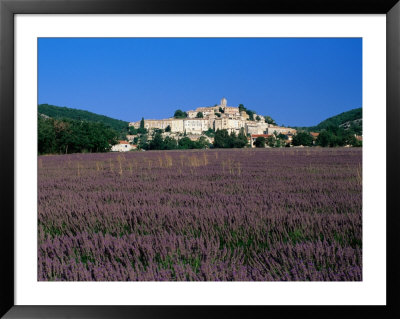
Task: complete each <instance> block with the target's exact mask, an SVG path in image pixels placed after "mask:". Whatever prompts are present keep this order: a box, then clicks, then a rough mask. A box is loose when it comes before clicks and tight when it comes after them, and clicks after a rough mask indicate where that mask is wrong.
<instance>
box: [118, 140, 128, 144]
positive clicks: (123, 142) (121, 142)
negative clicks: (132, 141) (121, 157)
mask: <svg viewBox="0 0 400 319" xmlns="http://www.w3.org/2000/svg"><path fill="white" fill-rule="evenodd" d="M118 142H119V144H129V142H127V141H118Z"/></svg>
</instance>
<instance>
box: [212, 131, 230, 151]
mask: <svg viewBox="0 0 400 319" xmlns="http://www.w3.org/2000/svg"><path fill="white" fill-rule="evenodd" d="M230 141H231V139H230V136H229V134H228V131H227V130H217V131H216V132H215V137H214V147H217V148H229V147H231V145H230V144H231V143H230Z"/></svg>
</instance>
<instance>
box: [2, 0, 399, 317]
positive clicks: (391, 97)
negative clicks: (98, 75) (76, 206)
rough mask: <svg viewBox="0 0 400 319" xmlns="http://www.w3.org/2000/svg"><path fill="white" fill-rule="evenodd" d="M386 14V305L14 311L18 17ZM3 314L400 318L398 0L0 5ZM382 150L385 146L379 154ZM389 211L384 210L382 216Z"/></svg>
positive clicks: (21, 1) (26, 1) (35, 0)
mask: <svg viewBox="0 0 400 319" xmlns="http://www.w3.org/2000/svg"><path fill="white" fill-rule="evenodd" d="M39 13H40V14H43V13H49V14H120V13H124V14H127V13H134V14H145V13H152V14H172V13H174V14H183V13H185V14H205V13H207V14H229V13H237V14H244V13H245V14H255V13H258V14H261V13H264V14H279V13H284V14H302V13H307V14H310V13H315V14H386V21H387V28H386V30H387V33H386V40H387V44H386V50H387V51H386V52H387V68H386V71H387V73H386V74H387V106H386V112H387V113H386V114H387V117H386V121H387V123H386V124H387V131H386V147H387V148H386V158H387V163H386V164H387V171H386V176H387V206H386V207H387V211H386V217H387V238H386V240H387V305H386V306H16V305H15V304H14V294H15V290H14V266H15V264H14V186H15V184H14V169H15V166H14V160H15V158H14V15H15V14H39ZM0 28H1V29H0V32H1V33H0V63H1V64H0V67H1V69H0V133H1V134H0V137H1V138H0V152H1V156H0V160H1V166H0V167H1V169H0V180H1V185H2V191H1V193H0V194H1V195H0V196H1V209H0V211H1V225H2V227H1V231H0V236H1V237H0V238H1V243H2V245H1V248H2V249H1V254H0V256H1V262H0V266H1V275H0V290H1V296H0V303H1V307H0V315H2V316H4V317H5V318H168V317H170V318H197V317H210V316H211V317H218V318H223V317H231V316H233V315H234V316H239V317H256V316H265V317H267V316H270V317H278V316H279V317H282V316H286V315H289V316H293V317H305V316H307V317H317V316H318V317H319V316H323V317H335V318H337V317H339V316H340V317H342V318H350V317H351V318H354V317H358V316H360V317H361V316H367V315H372V317H376V318H395V317H397V318H399V317H400V311H399V309H400V308H399V302H398V301H399V294H398V293H397V290H398V287H399V279H398V275H399V271H398V267H397V261H398V260H399V253H400V250H399V249H398V246H397V245H398V244H399V235H398V233H399V232H398V228H399V226H400V225H399V217H398V212H399V211H400V209H399V201H398V200H397V198H396V195H397V193H398V191H397V187H396V186H397V185H396V182H397V181H398V180H399V169H398V166H399V165H398V163H399V159H400V156H399V155H400V154H399V153H400V152H399V147H398V145H399V142H398V136H400V134H399V131H400V125H399V124H400V122H399V119H400V62H399V59H400V3H398V0H389V1H384V0H319V1H317V0H271V1H253V0H247V1H243V0H241V1H229V2H228V1H227V2H224V1H217V0H214V1H210V0H205V1H197V0H195V1H185V0H164V1H163V0H133V1H132V0H100V1H97V0H69V1H68V0H51V1H49V0H47V1H43V0H41V1H40V0H0ZM377 151H378V152H379V151H380V149H379V147H378V148H377ZM377 213H382V214H383V213H384V212H377Z"/></svg>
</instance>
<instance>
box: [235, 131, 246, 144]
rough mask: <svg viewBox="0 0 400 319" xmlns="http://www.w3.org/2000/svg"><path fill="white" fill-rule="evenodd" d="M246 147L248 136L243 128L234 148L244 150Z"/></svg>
mask: <svg viewBox="0 0 400 319" xmlns="http://www.w3.org/2000/svg"><path fill="white" fill-rule="evenodd" d="M246 145H247V136H246V134H245V133H244V128H243V127H242V128H241V129H240V132H239V134H238V137H237V139H236V140H235V142H234V147H236V148H242V147H245V146H246Z"/></svg>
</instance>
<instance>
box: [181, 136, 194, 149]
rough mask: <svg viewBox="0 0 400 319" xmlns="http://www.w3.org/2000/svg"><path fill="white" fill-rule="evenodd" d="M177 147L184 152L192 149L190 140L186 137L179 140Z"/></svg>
mask: <svg viewBox="0 0 400 319" xmlns="http://www.w3.org/2000/svg"><path fill="white" fill-rule="evenodd" d="M178 145H179V148H180V149H184V150H187V149H191V148H193V142H192V140H191V139H190V138H188V137H186V136H185V137H184V138H181V139H180V140H179V142H178Z"/></svg>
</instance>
